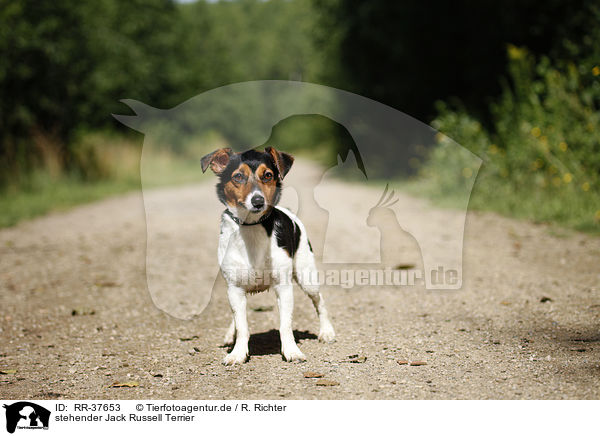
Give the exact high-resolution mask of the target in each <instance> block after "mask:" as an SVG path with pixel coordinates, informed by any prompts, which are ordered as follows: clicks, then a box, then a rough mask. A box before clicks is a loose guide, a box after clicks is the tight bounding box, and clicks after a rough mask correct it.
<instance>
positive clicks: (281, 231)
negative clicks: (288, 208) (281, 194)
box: [261, 209, 312, 257]
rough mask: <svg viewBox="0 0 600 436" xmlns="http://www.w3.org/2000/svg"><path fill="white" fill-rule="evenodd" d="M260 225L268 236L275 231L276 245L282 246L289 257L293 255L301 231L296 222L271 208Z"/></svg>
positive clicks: (296, 248)
mask: <svg viewBox="0 0 600 436" xmlns="http://www.w3.org/2000/svg"><path fill="white" fill-rule="evenodd" d="M261 225H262V226H263V227H264V228H265V230H266V231H267V235H269V237H271V235H272V234H273V232H275V238H276V239H277V246H279V247H281V248H283V249H284V250H285V251H286V252H287V254H288V255H289V256H290V257H294V255H295V254H296V250H298V245H299V244H300V234H301V232H300V227H298V224H296V223H295V222H294V221H292V219H291V218H290V217H289V216H287V215H286V214H285V213H284V212H281V211H280V210H279V209H273V211H272V212H271V215H270V216H269V218H267V219H266V220H264V221H263V222H262V223H261ZM311 251H312V249H311Z"/></svg>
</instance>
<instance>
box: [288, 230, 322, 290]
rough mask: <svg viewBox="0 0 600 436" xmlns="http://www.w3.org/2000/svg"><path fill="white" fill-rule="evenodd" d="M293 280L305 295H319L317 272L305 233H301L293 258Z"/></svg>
mask: <svg viewBox="0 0 600 436" xmlns="http://www.w3.org/2000/svg"><path fill="white" fill-rule="evenodd" d="M294 278H295V279H296V282H298V284H299V285H300V287H301V288H302V290H303V291H304V292H306V293H307V294H309V295H315V294H318V293H319V271H318V270H317V266H316V264H315V255H314V254H313V252H312V247H311V246H310V242H309V241H308V238H307V237H306V232H302V235H301V237H300V241H299V244H298V249H297V250H296V255H295V256H294Z"/></svg>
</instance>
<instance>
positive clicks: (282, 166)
mask: <svg viewBox="0 0 600 436" xmlns="http://www.w3.org/2000/svg"><path fill="white" fill-rule="evenodd" d="M265 153H269V154H270V155H271V157H272V158H273V161H274V162H275V166H276V167H277V171H278V172H279V179H280V180H283V178H284V177H285V175H286V174H287V173H288V171H289V170H290V168H292V164H293V163H294V157H293V156H292V155H291V154H287V153H284V152H282V151H278V150H275V149H274V148H273V147H267V148H265Z"/></svg>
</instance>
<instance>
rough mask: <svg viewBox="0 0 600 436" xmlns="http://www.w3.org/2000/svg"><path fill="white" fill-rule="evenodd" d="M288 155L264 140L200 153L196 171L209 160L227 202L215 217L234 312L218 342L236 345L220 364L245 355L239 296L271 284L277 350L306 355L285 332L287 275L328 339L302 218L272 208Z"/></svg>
mask: <svg viewBox="0 0 600 436" xmlns="http://www.w3.org/2000/svg"><path fill="white" fill-rule="evenodd" d="M293 162H294V158H293V157H292V156H290V155H289V154H287V153H283V152H279V151H277V150H275V149H274V148H271V147H267V148H266V149H265V151H264V152H263V153H261V152H259V151H255V150H249V151H246V152H243V153H233V152H232V150H231V149H230V148H222V149H219V150H216V151H214V152H212V153H210V154H208V155H206V156H204V157H203V158H202V161H201V163H202V172H205V171H206V169H207V168H208V167H209V166H210V168H211V170H212V171H213V172H214V173H215V174H216V175H217V176H218V177H219V183H217V195H218V197H219V200H220V201H221V202H222V203H223V204H225V206H227V209H225V211H224V212H223V214H222V216H221V235H220V237H219V249H218V260H219V265H220V266H221V272H222V274H223V277H224V278H225V280H226V281H227V286H228V287H227V296H228V298H229V304H230V305H231V310H232V312H233V321H232V322H231V325H230V327H229V329H228V331H227V334H226V335H225V339H224V342H225V345H232V344H234V342H235V346H234V347H233V350H232V351H231V352H230V353H229V354H227V355H226V356H225V359H224V360H223V363H224V364H225V365H235V364H236V363H244V362H245V361H246V360H247V359H248V339H249V337H250V334H249V332H248V320H247V318H246V295H247V294H252V293H256V292H262V291H264V290H266V289H269V287H271V286H272V287H273V288H274V289H275V293H276V294H277V305H278V307H279V316H280V326H279V334H280V337H281V353H282V354H283V357H284V358H285V360H287V361H302V360H306V357H305V356H304V354H303V353H302V351H300V349H299V348H298V346H297V345H296V342H295V340H294V334H293V332H292V312H293V310H294V294H293V285H292V278H293V279H294V280H295V281H296V282H297V283H298V284H299V285H300V287H301V288H302V290H303V291H304V292H306V294H307V295H308V296H309V297H310V299H311V300H312V302H313V305H314V306H315V309H316V310H317V314H318V315H319V323H320V331H319V340H320V341H322V342H331V341H333V340H334V338H335V332H334V330H333V326H332V325H331V322H330V321H329V318H328V317H327V309H326V308H325V302H324V301H323V297H322V296H321V293H320V292H319V284H318V278H317V269H316V266H315V259H314V255H313V252H312V247H311V246H310V242H309V241H308V237H307V235H306V230H305V229H304V225H303V224H302V223H301V222H300V220H299V219H298V218H297V217H296V216H295V215H294V214H292V213H291V212H290V211H288V210H286V209H283V208H281V207H277V203H278V202H279V199H280V197H281V181H282V180H283V178H284V177H285V175H286V174H287V173H288V171H289V170H290V168H291V167H292V163H293Z"/></svg>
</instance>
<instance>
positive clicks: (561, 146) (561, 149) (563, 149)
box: [558, 141, 567, 151]
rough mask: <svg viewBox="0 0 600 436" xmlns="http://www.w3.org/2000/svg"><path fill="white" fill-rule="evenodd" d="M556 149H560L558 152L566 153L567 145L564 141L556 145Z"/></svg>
mask: <svg viewBox="0 0 600 436" xmlns="http://www.w3.org/2000/svg"><path fill="white" fill-rule="evenodd" d="M558 148H560V151H567V143H566V142H565V141H561V142H560V143H559V144H558Z"/></svg>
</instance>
